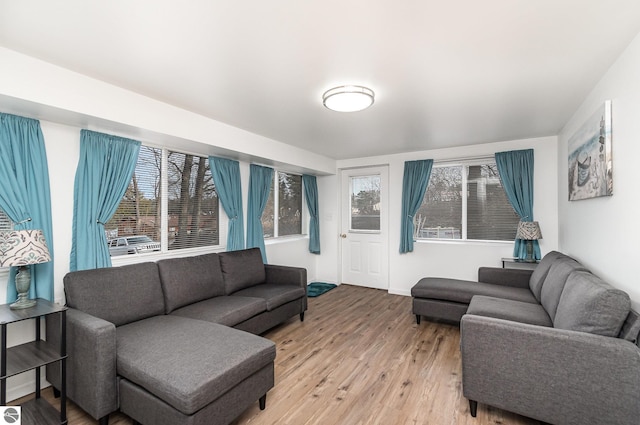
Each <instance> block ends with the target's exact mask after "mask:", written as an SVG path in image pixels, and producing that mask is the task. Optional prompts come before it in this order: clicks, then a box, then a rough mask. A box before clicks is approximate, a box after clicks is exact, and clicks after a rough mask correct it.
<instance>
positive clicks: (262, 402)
mask: <svg viewBox="0 0 640 425" xmlns="http://www.w3.org/2000/svg"><path fill="white" fill-rule="evenodd" d="M259 403H260V410H264V409H265V407H267V395H266V394H265V395H263V396H262V397H260V400H259Z"/></svg>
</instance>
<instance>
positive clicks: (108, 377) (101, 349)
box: [46, 308, 118, 419]
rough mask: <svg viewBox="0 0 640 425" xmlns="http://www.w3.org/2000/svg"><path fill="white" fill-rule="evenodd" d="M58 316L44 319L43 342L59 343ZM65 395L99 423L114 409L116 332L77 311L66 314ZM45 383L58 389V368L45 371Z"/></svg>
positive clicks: (70, 309)
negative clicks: (44, 339) (45, 340)
mask: <svg viewBox="0 0 640 425" xmlns="http://www.w3.org/2000/svg"><path fill="white" fill-rule="evenodd" d="M58 316H59V315H57V314H54V315H49V316H47V319H46V334H47V340H48V341H52V342H54V343H55V344H58V343H59V341H60V332H59V327H60V319H59V317H58ZM67 356H68V357H67V395H68V397H69V398H70V399H71V400H73V401H74V402H75V403H76V404H78V405H79V406H80V407H81V408H82V409H83V410H85V411H86V412H87V413H89V414H90V415H91V416H93V417H94V418H95V419H100V418H102V417H104V416H106V415H108V414H109V413H111V412H114V411H115V410H117V409H118V397H117V395H118V390H117V380H116V328H115V325H114V324H113V323H111V322H108V321H106V320H103V319H99V318H97V317H95V316H91V315H89V314H87V313H84V312H82V311H80V310H76V309H73V308H69V309H68V310H67ZM47 380H48V381H49V382H50V383H51V384H52V385H53V386H54V387H56V388H57V389H60V368H59V367H49V366H48V367H47Z"/></svg>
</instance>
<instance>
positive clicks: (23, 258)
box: [0, 230, 51, 267]
mask: <svg viewBox="0 0 640 425" xmlns="http://www.w3.org/2000/svg"><path fill="white" fill-rule="evenodd" d="M48 261H51V255H50V254H49V248H47V243H46V241H45V239H44V234H43V233H42V230H14V231H10V232H0V267H16V266H28V265H29V264H40V263H46V262H48Z"/></svg>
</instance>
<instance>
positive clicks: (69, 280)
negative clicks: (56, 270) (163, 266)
mask: <svg viewBox="0 0 640 425" xmlns="http://www.w3.org/2000/svg"><path fill="white" fill-rule="evenodd" d="M64 290H65V295H66V299H67V306H69V307H72V308H75V309H78V310H81V311H84V312H85V313H88V314H90V315H92V316H96V317H99V318H101V319H104V320H107V321H109V322H111V323H113V324H115V325H116V326H120V325H124V324H126V323H131V322H134V321H136V320H141V319H144V318H147V317H151V316H156V315H158V314H164V295H163V294H162V288H161V285H160V277H159V275H158V266H157V265H156V264H155V263H140V264H132V265H129V266H122V267H110V268H104V269H94V270H82V271H76V272H71V273H68V274H67V275H66V276H65V277H64Z"/></svg>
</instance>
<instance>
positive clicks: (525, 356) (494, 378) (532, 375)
mask: <svg viewBox="0 0 640 425" xmlns="http://www.w3.org/2000/svg"><path fill="white" fill-rule="evenodd" d="M460 332H461V344H460V349H461V354H462V388H463V394H464V396H465V397H466V398H467V399H469V400H475V401H477V402H479V403H483V404H488V405H490V406H494V407H498V408H500V409H505V410H509V411H512V412H515V413H519V414H521V415H524V416H529V417H531V418H534V419H538V420H540V421H544V422H548V423H552V424H565V425H604V424H615V425H637V424H638V418H640V403H638V393H639V391H640V349H639V348H638V347H637V346H635V345H634V344H632V343H631V342H629V341H625V340H623V339H619V338H607V337H602V336H599V335H593V334H588V333H583V332H574V331H567V330H563V329H557V328H548V327H542V326H533V325H529V324H524V323H516V322H511V321H507V320H499V319H495V318H490V317H482V316H476V315H472V314H466V315H465V316H463V318H462V321H461V326H460Z"/></svg>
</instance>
